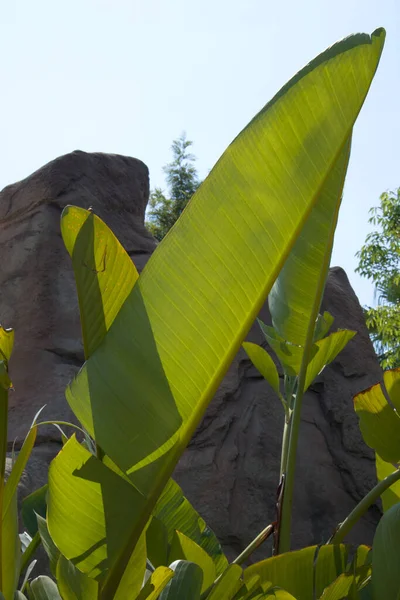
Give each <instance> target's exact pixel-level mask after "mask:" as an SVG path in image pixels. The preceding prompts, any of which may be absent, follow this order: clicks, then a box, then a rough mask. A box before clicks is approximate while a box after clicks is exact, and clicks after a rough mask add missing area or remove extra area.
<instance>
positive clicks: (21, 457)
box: [3, 427, 37, 513]
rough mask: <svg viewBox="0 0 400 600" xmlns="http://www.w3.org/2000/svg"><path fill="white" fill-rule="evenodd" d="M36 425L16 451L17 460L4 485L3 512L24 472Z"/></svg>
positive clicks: (32, 444) (33, 440)
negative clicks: (17, 451)
mask: <svg viewBox="0 0 400 600" xmlns="http://www.w3.org/2000/svg"><path fill="white" fill-rule="evenodd" d="M36 432H37V427H32V428H31V429H30V430H29V432H28V435H27V436H26V438H25V440H24V443H23V445H22V448H21V450H20V451H19V453H18V456H17V460H16V461H15V463H14V466H13V468H12V470H11V473H10V475H9V477H8V479H7V483H6V484H5V486H4V496H3V513H5V512H7V510H8V507H9V505H10V502H12V499H13V497H14V494H15V493H16V491H17V487H18V483H19V480H20V479H21V475H22V473H23V472H24V469H25V467H26V463H27V462H28V459H29V457H30V455H31V452H32V448H33V446H34V445H35V440H36Z"/></svg>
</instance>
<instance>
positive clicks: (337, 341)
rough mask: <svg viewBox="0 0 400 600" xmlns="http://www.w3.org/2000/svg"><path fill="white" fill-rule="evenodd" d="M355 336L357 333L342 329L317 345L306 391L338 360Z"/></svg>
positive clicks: (308, 369) (308, 374)
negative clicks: (317, 377) (327, 366)
mask: <svg viewBox="0 0 400 600" xmlns="http://www.w3.org/2000/svg"><path fill="white" fill-rule="evenodd" d="M355 335H356V332H355V331H349V330H347V329H340V330H339V331H335V333H331V334H330V335H328V337H325V338H323V339H322V340H319V341H318V342H316V343H315V346H316V347H317V348H318V350H317V352H316V353H315V355H314V357H313V358H312V359H311V361H310V362H309V364H308V367H307V376H306V382H305V386H304V389H305V390H306V389H307V388H308V387H309V386H310V385H311V383H312V382H313V381H314V379H315V378H316V376H317V375H318V374H319V373H321V371H322V370H323V369H324V368H325V367H326V365H329V364H330V363H331V362H332V361H333V360H334V359H335V358H336V356H337V355H338V354H339V352H341V351H342V350H343V348H344V347H345V346H346V345H347V344H348V342H349V341H350V340H351V339H352V338H353V337H354V336H355Z"/></svg>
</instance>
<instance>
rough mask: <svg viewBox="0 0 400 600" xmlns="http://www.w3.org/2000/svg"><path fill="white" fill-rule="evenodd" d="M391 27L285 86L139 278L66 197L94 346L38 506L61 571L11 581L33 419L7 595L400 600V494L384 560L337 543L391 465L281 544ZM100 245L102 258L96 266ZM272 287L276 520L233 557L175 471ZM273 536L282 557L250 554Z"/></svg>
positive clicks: (257, 358) (362, 408) (99, 224)
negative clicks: (345, 217)
mask: <svg viewBox="0 0 400 600" xmlns="http://www.w3.org/2000/svg"><path fill="white" fill-rule="evenodd" d="M384 37H385V36H384V32H383V30H377V31H376V32H374V33H373V34H372V36H367V35H363V34H360V35H356V36H352V37H350V38H347V39H346V40H344V41H343V42H339V43H338V44H336V45H335V46H333V47H332V48H330V49H329V50H327V51H326V52H325V53H323V54H322V55H321V56H319V57H317V59H316V60H314V61H313V62H312V63H310V64H309V65H308V66H307V67H306V68H305V69H303V70H302V71H301V72H300V73H299V74H298V75H296V76H295V77H294V78H293V79H292V80H291V81H290V82H289V83H288V84H287V85H286V86H284V88H283V89H282V90H281V91H280V92H279V93H278V94H277V95H276V96H275V98H274V99H273V100H272V101H271V102H270V103H269V104H267V105H266V107H265V108H264V109H263V110H262V111H261V112H260V113H259V114H258V115H257V118H255V119H253V120H252V121H251V123H250V124H249V125H248V126H247V127H246V128H245V130H244V131H243V132H242V133H241V134H240V135H239V136H238V137H237V138H236V139H235V140H234V142H233V143H232V144H231V145H230V146H229V148H228V149H227V151H226V152H225V153H224V155H223V156H222V158H221V159H220V161H219V162H218V163H217V165H216V167H215V168H214V169H213V171H212V172H211V173H210V175H209V176H208V177H207V179H206V181H205V182H204V184H203V185H202V186H201V188H200V189H199V190H198V193H196V194H195V196H194V198H193V201H192V203H191V207H190V210H188V211H184V212H183V214H182V215H181V217H180V218H179V219H178V222H177V224H176V226H175V227H174V228H173V230H172V231H171V233H170V234H169V235H168V236H166V237H165V239H164V240H163V242H162V243H161V244H160V246H159V248H158V250H157V252H155V253H154V254H153V255H152V257H151V258H150V260H149V262H148V264H147V265H146V267H145V269H144V271H143V272H142V273H141V275H140V277H139V274H138V273H137V271H136V268H135V267H134V265H133V263H132V261H131V260H130V257H129V255H128V254H127V253H126V252H125V250H124V249H123V248H122V246H121V244H120V243H119V241H118V240H117V239H116V237H115V236H114V235H113V233H112V232H111V231H110V230H109V228H108V227H107V226H106V225H105V223H104V222H103V221H101V219H99V218H98V217H97V216H96V215H94V214H93V212H92V211H88V210H85V209H82V208H78V207H72V206H69V207H66V209H65V210H64V211H63V213H62V217H61V232H62V237H63V240H64V243H65V246H66V249H67V251H68V253H69V254H70V256H71V259H72V264H73V269H74V274H75V279H76V285H77V291H78V298H79V307H80V313H81V322H82V335H83V344H84V350H85V359H86V362H85V364H84V366H83V367H82V369H81V370H80V372H79V373H78V374H77V376H76V377H75V379H74V380H73V381H72V382H71V383H70V385H69V386H68V388H67V391H66V397H67V400H68V402H69V404H70V407H71V409H72V410H73V412H74V414H75V416H76V418H77V419H78V420H79V421H80V423H81V425H82V427H83V428H84V429H83V430H80V433H84V436H83V438H82V440H79V439H78V438H77V437H76V436H72V437H70V438H69V439H68V438H67V437H66V436H65V435H63V436H62V440H63V448H62V450H61V451H60V452H59V454H58V455H57V456H56V457H55V458H54V460H53V461H52V463H51V465H50V469H49V482H48V487H45V488H43V489H42V490H40V491H38V492H37V493H36V494H33V495H32V496H31V497H30V498H29V499H28V500H27V502H26V503H25V510H24V514H25V515H26V516H27V527H28V528H31V532H32V534H34V539H33V540H32V542H30V541H29V538H28V543H29V546H28V547H32V543H33V542H34V540H35V539H36V540H41V542H42V544H43V547H44V549H45V550H46V552H47V554H48V556H49V560H50V567H51V571H52V575H53V577H54V580H55V581H53V580H52V579H51V578H49V577H43V576H39V577H36V578H35V579H34V580H33V581H32V582H29V581H25V582H23V584H22V590H21V591H18V592H16V591H15V590H16V589H17V580H18V575H19V574H20V573H21V572H22V571H23V570H24V569H25V568H26V567H27V562H28V561H27V560H25V561H24V560H23V561H22V563H23V564H22V567H21V566H20V558H21V557H20V552H18V553H14V551H13V552H12V553H11V554H10V552H9V548H10V547H13V548H14V546H16V547H17V550H18V551H19V538H18V536H17V535H16V523H17V519H16V514H14V513H13V518H12V520H11V521H10V523H11V524H12V530H11V532H12V536H11V537H10V536H8V533H7V531H6V529H5V528H4V507H10V506H13V507H14V509H15V507H16V503H15V500H16V497H15V487H16V483H17V481H18V479H19V475H20V474H21V472H22V471H21V469H22V468H23V466H24V464H25V462H26V460H27V458H28V456H29V453H30V449H31V448H32V445H33V441H34V436H35V435H36V428H37V426H38V425H34V426H33V428H32V429H31V431H30V433H29V435H28V437H27V440H26V441H25V444H24V448H23V449H22V451H21V452H20V454H19V456H18V459H17V461H16V463H15V466H14V470H13V473H14V475H12V476H10V479H9V482H8V483H7V486H8V488H7V486H6V487H5V488H4V491H5V493H4V494H3V493H2V492H3V485H1V487H0V498H1V500H2V503H3V521H2V523H3V529H1V528H0V542H2V544H3V545H1V544H0V547H1V548H2V549H3V550H4V548H7V551H8V554H6V553H5V552H3V554H2V555H0V559H1V563H0V566H1V575H2V577H3V581H2V582H0V584H1V589H2V592H3V595H2V594H1V593H0V599H1V600H3V598H4V599H5V600H22V599H26V597H28V598H29V600H61V599H62V600H157V599H158V600H189V599H190V600H206V599H207V600H246V599H248V600H250V599H252V600H267V599H271V600H272V598H280V599H281V600H285V599H286V600H317V599H318V600H343V599H344V598H349V599H351V600H364V599H365V598H369V599H372V600H381V599H382V600H383V598H389V596H390V595H391V596H390V597H393V599H394V598H395V596H394V595H393V594H396V593H397V590H398V586H399V575H398V569H397V566H398V565H397V560H396V555H397V554H396V553H397V552H398V535H397V532H398V530H399V527H400V515H399V510H398V506H399V505H398V504H396V506H393V504H395V502H392V504H391V507H389V509H388V510H387V512H386V514H385V516H384V517H383V519H382V521H381V523H380V526H379V529H378V531H377V535H376V540H375V542H374V551H373V558H372V566H371V552H370V549H369V548H367V547H366V546H359V547H358V548H357V549H356V550H355V552H353V554H352V555H351V550H352V549H351V548H350V547H348V546H346V545H344V544H342V543H341V542H342V539H343V537H344V536H345V534H346V533H347V532H348V531H349V529H350V528H351V527H352V526H353V525H354V524H355V522H357V520H358V519H359V518H360V517H361V516H362V515H363V514H364V512H365V510H367V508H368V506H369V505H370V504H371V503H372V502H374V501H375V500H376V498H377V497H378V496H379V495H380V494H382V493H388V492H389V488H390V486H391V485H392V483H395V481H396V480H399V478H400V470H397V469H395V468H394V467H393V466H392V465H391V464H390V462H385V463H384V464H385V468H386V469H389V470H391V473H390V475H389V476H388V477H385V478H382V477H380V482H379V484H378V486H376V488H374V489H373V490H372V491H371V492H370V494H368V496H367V497H366V498H364V499H363V500H362V501H361V502H360V503H359V504H358V505H357V507H356V508H355V509H354V511H353V512H352V513H351V514H350V515H349V516H348V517H347V519H345V520H344V522H343V523H342V524H340V525H339V527H338V529H337V531H336V532H335V534H334V536H333V538H332V540H330V541H328V542H327V544H326V545H323V546H320V547H318V546H312V547H308V548H303V549H301V550H298V551H296V552H287V550H290V542H291V540H290V537H291V536H290V531H291V504H292V492H293V485H292V484H293V477H294V470H295V456H296V447H297V436H298V428H299V422H300V410H301V403H302V397H303V394H304V392H305V391H306V389H307V387H308V385H309V384H310V383H311V381H312V380H313V378H314V377H315V376H316V375H317V374H318V373H319V372H320V371H321V370H322V369H323V368H324V366H325V365H327V364H329V363H330V362H331V361H332V360H333V359H334V358H335V356H336V355H337V354H338V353H339V352H340V351H341V350H342V348H343V347H344V346H345V345H346V343H347V342H348V341H349V340H350V339H351V338H352V337H353V335H354V332H351V331H341V330H339V331H336V332H334V333H329V330H330V328H331V326H332V324H333V318H332V316H331V315H329V314H328V313H324V314H323V315H320V314H319V308H320V303H321V298H322V293H323V289H324V284H325V280H326V274H327V269H328V265H329V259H330V254H331V249H332V240H333V234H334V229H335V226H336V222H337V212H338V210H339V206H340V202H341V197H342V189H343V183H344V178H345V174H346V170H347V164H348V160H349V148H350V140H351V135H352V130H353V125H354V122H355V120H356V118H357V115H358V113H359V110H360V108H361V106H362V104H363V102H364V99H365V96H366V94H367V92H368V89H369V86H370V83H371V81H372V79H373V76H374V73H375V70H376V67H377V64H378V62H379V58H380V54H381V51H382V47H383V42H384ZM354 73H357V74H358V77H357V80H355V78H354V76H353V75H354ZM332 88H333V89H334V90H335V93H334V94H332V93H331V90H332ZM310 107H312V110H309V109H310ZM299 114H301V116H302V117H301V119H297V118H294V115H299ZM332 122H333V123H334V125H335V126H334V127H332V126H331V124H332ZM316 166H317V168H316ZM171 177H172V175H171ZM271 182H273V183H271ZM173 185H176V186H178V187H179V178H178V179H176V180H174V179H171V187H172V186H173ZM176 189H178V188H176ZM175 191H176V190H175ZM176 194H177V191H176ZM282 198H285V202H282ZM181 200H182V203H181V205H180V206H181V209H180V212H179V214H180V213H181V212H182V210H183V207H184V206H183V205H184V203H185V198H184V196H183V195H182V196H181ZM216 200H218V210H217V211H216V210H215V206H216ZM177 206H178V205H177ZM177 210H178V209H177ZM289 215H290V218H288V216H289ZM271 223H272V224H273V226H271ZM216 233H217V235H216ZM194 241H195V243H194ZM106 255H107V263H106V264H107V267H103V268H99V266H100V265H101V264H103V265H104V263H105V256H106ZM268 294H269V305H270V310H271V314H272V320H273V327H267V326H266V325H264V324H263V323H261V322H260V325H261V327H262V330H263V333H264V335H265V338H266V340H267V342H268V343H269V344H270V346H271V347H272V349H273V350H274V352H275V353H276V355H277V357H278V359H279V360H280V362H281V365H282V369H283V371H284V374H285V375H284V379H285V381H284V389H283V391H281V386H280V378H279V376H278V373H277V370H276V366H275V364H274V362H273V361H272V360H271V358H270V357H269V355H267V354H266V353H265V351H264V350H263V349H261V348H258V347H257V346H256V345H254V344H245V349H246V350H247V351H248V353H249V356H250V357H251V359H252V360H253V361H254V364H255V365H256V366H257V367H258V368H259V369H260V371H261V372H262V374H263V375H264V376H265V378H266V379H267V380H268V381H269V382H270V384H271V385H272V387H273V388H274V390H275V391H276V393H277V395H278V396H279V398H280V400H281V402H282V404H283V406H284V408H285V429H284V432H283V443H282V461H281V480H280V482H277V484H278V483H279V486H280V487H279V489H280V496H279V499H278V505H279V506H278V508H279V509H280V510H279V511H278V513H280V515H279V517H278V521H277V522H274V523H272V524H270V525H268V526H267V527H266V528H265V529H263V531H262V532H261V533H260V535H259V536H257V538H256V539H255V540H253V542H252V543H251V544H250V545H249V546H248V547H247V548H246V549H245V550H244V551H243V552H242V553H241V554H240V555H239V556H238V557H237V558H236V559H235V560H234V561H233V562H232V563H231V564H229V563H228V560H227V558H226V556H225V555H224V553H223V551H222V548H221V545H220V544H219V542H218V540H217V538H216V536H215V535H214V534H213V532H212V531H211V530H210V529H209V528H208V527H207V525H206V523H205V522H204V521H203V520H202V519H201V517H200V516H199V515H198V513H197V512H196V511H195V510H194V508H193V507H192V506H191V505H190V503H189V502H188V501H187V499H186V498H184V496H183V494H182V491H181V490H180V488H179V486H178V485H177V484H176V483H175V482H174V481H173V480H172V479H171V475H172V473H173V470H174V467H175V466H176V463H177V461H178V460H179V457H180V456H181V455H182V453H183V452H184V450H185V448H186V446H187V444H188V442H189V441H190V438H191V436H192V435H193V433H194V431H195V429H196V428H197V426H198V425H199V423H200V420H201V418H202V416H203V415H204V411H205V410H206V408H207V406H208V403H209V402H210V401H211V399H212V397H213V395H214V392H215V390H216V389H217V387H218V385H219V383H220V382H221V380H222V378H223V376H224V374H225V373H226V371H227V369H228V368H229V365H230V363H231V360H232V358H233V356H234V355H235V354H236V352H237V351H238V349H239V348H240V346H241V344H242V343H243V340H244V337H245V335H246V333H247V331H248V329H249V327H250V325H251V323H252V322H253V321H254V318H255V316H256V315H257V314H258V312H259V309H260V307H261V306H262V304H263V303H264V302H265V300H266V298H267V295H268ZM11 346H12V340H11V338H10V334H7V333H6V332H4V330H0V351H1V353H2V355H3V359H4V360H3V367H4V369H3V373H2V379H1V382H2V384H3V386H2V388H1V389H3V397H2V398H0V400H5V407H6V408H7V406H6V393H7V390H8V388H9V387H10V385H11V382H10V381H9V379H8V358H9V354H10V352H11ZM384 383H385V386H386V392H387V394H388V396H389V397H390V400H391V404H388V403H387V401H386V398H385V396H384V395H383V393H382V391H381V390H380V388H379V389H378V388H371V389H370V390H367V391H366V392H364V393H362V394H360V395H359V396H358V397H357V399H356V410H357V412H358V414H359V417H360V422H361V428H362V432H363V434H364V436H365V439H366V441H367V443H369V444H370V445H371V446H372V447H373V448H374V449H376V450H377V452H379V454H380V456H381V457H382V460H383V461H393V462H398V461H399V460H400V453H399V452H400V450H399V446H398V437H399V436H398V435H397V433H398V422H397V421H398V417H397V413H396V412H395V410H394V408H396V410H398V409H399V408H400V393H399V384H400V373H399V372H389V371H388V372H387V373H386V374H385V382H384ZM0 391H1V390H0ZM393 407H394V408H393ZM6 408H5V412H4V411H3V423H0V424H1V425H2V426H3V433H4V431H5V433H6V429H5V430H4V423H6V419H5V420H4V415H6ZM3 439H4V438H3ZM5 439H6V438H5ZM3 473H4V470H3ZM10 482H11V483H10ZM1 484H2V482H1ZM271 493H275V490H271ZM389 500H390V501H391V500H393V499H392V498H390V499H389ZM2 503H1V502H0V506H2ZM43 504H47V510H45V509H44V507H43ZM385 510H386V507H385ZM33 511H34V512H35V513H37V531H36V528H35V523H34V522H33V524H32V515H33V514H34V512H33ZM40 515H42V516H40ZM272 532H273V533H275V552H276V553H277V555H276V556H273V557H271V558H268V559H265V560H263V561H261V562H257V563H254V564H252V565H251V566H248V567H247V568H243V565H244V563H245V562H246V561H247V560H248V558H249V556H250V555H251V553H252V552H253V551H254V550H255V548H257V547H258V546H259V545H260V544H261V543H262V542H263V541H265V539H266V538H267V537H268V536H269V535H271V533H272ZM391 532H395V535H391ZM35 543H36V542H35ZM4 544H6V546H5V545H4ZM26 552H27V551H25V554H23V555H22V557H23V556H26ZM16 556H18V557H19V558H18V560H17V561H16V560H15V557H16ZM28 556H29V557H30V556H31V554H30V553H28ZM15 564H16V565H17V566H15ZM10 565H11V566H10ZM27 573H28V576H29V571H27ZM371 573H372V575H371ZM5 575H7V577H8V580H7V581H8V583H7V586H5V585H4V581H5ZM371 577H372V579H371ZM25 594H26V595H25ZM388 595H389V596H388Z"/></svg>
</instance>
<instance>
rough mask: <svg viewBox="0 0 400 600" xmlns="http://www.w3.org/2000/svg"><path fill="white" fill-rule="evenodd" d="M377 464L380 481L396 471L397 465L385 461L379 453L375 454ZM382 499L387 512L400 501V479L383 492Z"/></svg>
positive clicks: (384, 509)
mask: <svg viewBox="0 0 400 600" xmlns="http://www.w3.org/2000/svg"><path fill="white" fill-rule="evenodd" d="M375 465H376V475H377V478H378V481H382V480H383V479H385V478H386V477H387V476H388V475H391V473H393V472H394V471H396V467H394V465H392V464H391V463H388V462H386V461H384V460H383V458H381V457H380V456H379V454H375ZM381 499H382V506H383V512H386V511H387V510H389V508H390V507H391V506H394V504H397V503H398V502H400V481H396V482H395V483H394V484H393V485H392V486H390V488H389V489H387V490H386V491H385V492H383V494H382V495H381Z"/></svg>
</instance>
